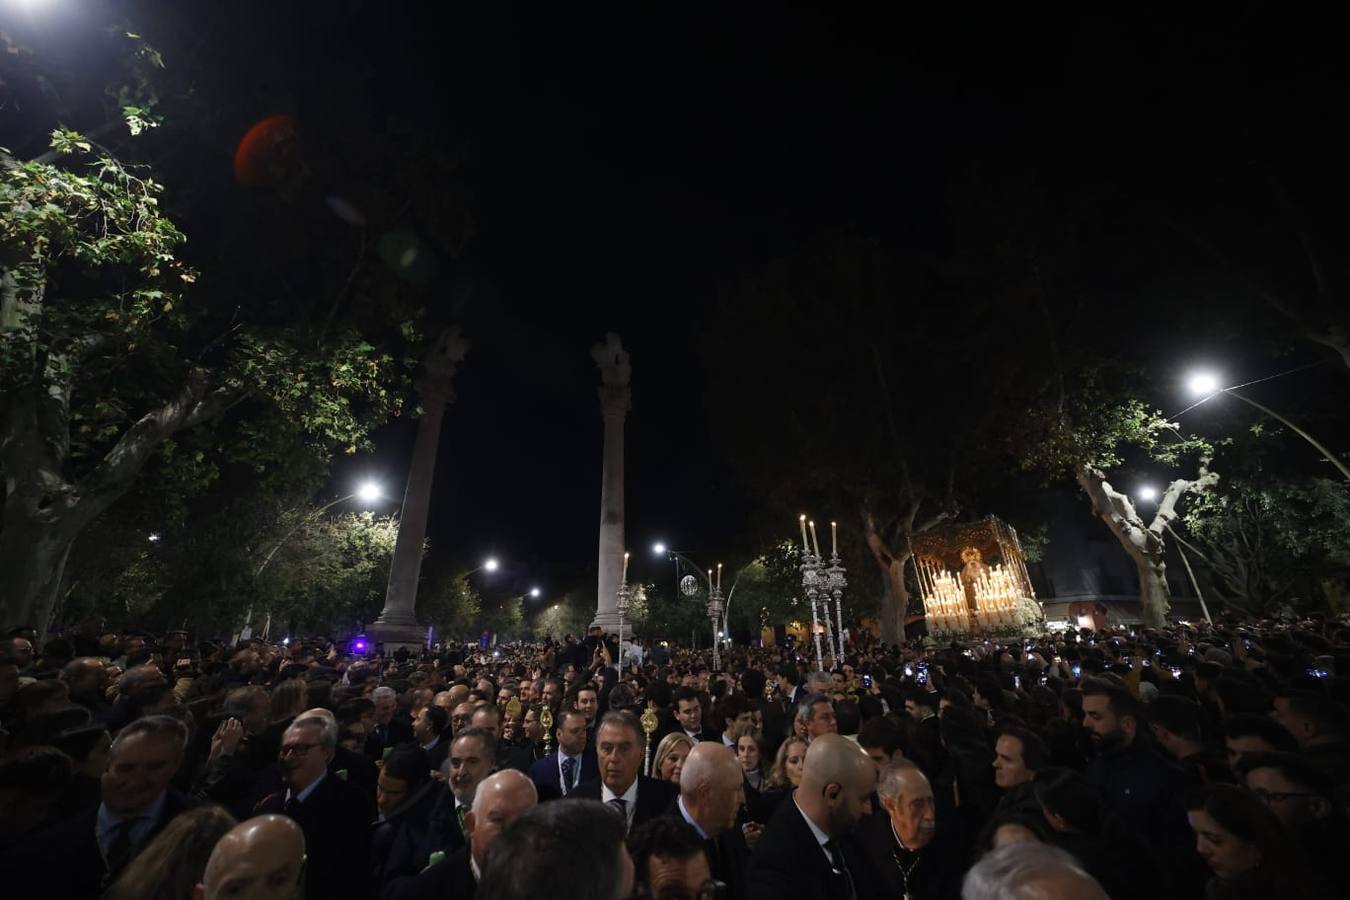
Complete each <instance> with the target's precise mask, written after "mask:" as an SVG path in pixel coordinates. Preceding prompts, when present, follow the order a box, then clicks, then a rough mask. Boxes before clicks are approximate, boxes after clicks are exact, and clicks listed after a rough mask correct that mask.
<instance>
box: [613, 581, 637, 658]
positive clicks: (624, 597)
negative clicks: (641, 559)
mask: <svg viewBox="0 0 1350 900" xmlns="http://www.w3.org/2000/svg"><path fill="white" fill-rule="evenodd" d="M632 602H633V589H632V588H630V587H629V586H628V582H626V581H625V582H624V583H623V584H621V585H619V589H618V590H617V591H615V592H614V607H615V608H616V609H617V610H618V611H619V658H618V660H616V662H617V664H618V669H619V671H620V672H622V671H623V620H624V618H626V617H627V615H628V607H629V604H631V603H632Z"/></svg>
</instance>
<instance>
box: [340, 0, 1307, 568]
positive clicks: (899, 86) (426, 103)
mask: <svg viewBox="0 0 1350 900" xmlns="http://www.w3.org/2000/svg"><path fill="white" fill-rule="evenodd" d="M463 6H464V7H468V6H472V5H470V4H465V5H463ZM479 6H487V7H491V8H489V9H476V10H470V9H467V8H459V7H450V8H442V9H440V10H438V11H437V12H436V13H435V14H434V20H433V14H431V13H428V12H426V11H425V10H422V11H418V12H407V11H406V10H402V11H398V12H395V11H391V9H390V7H388V6H387V5H383V4H380V5H377V4H369V5H368V6H367V7H366V9H365V12H364V14H363V16H362V17H361V18H359V19H358V20H356V21H359V22H362V23H363V24H362V26H361V27H362V30H363V33H362V34H361V35H360V37H359V39H357V38H356V37H355V36H349V37H351V39H352V41H353V45H354V46H358V47H360V48H361V49H360V52H369V53H373V54H379V55H381V56H380V59H379V60H378V63H379V65H378V68H379V70H380V71H381V73H382V76H381V86H380V90H383V91H386V92H387V93H388V97H389V104H390V107H391V109H394V110H397V111H398V112H399V113H400V114H402V115H406V116H410V117H413V118H415V119H417V120H418V121H419V122H421V123H423V124H424V125H425V127H428V128H433V129H441V130H442V132H443V134H444V136H445V139H446V140H447V142H448V143H457V142H459V141H464V142H466V143H467V145H468V146H469V147H470V148H471V159H472V163H471V165H470V168H469V172H468V175H467V181H468V183H469V186H470V189H471V191H472V195H473V210H474V215H475V217H476V220H477V227H478V236H477V237H476V238H475V240H474V242H473V244H472V246H471V248H470V250H469V252H468V253H467V254H466V256H465V257H464V258H463V259H461V260H459V261H457V262H455V263H454V265H452V266H450V267H448V270H447V272H446V273H444V275H443V278H442V282H441V284H440V285H439V287H441V288H442V289H443V290H444V291H445V293H446V295H447V296H452V297H455V298H458V300H457V302H456V304H455V305H454V316H453V318H454V319H456V320H458V321H462V322H463V323H464V325H465V329H466V332H467V333H468V336H469V337H470V339H471V340H472V341H473V343H474V347H473V350H472V351H471V352H470V355H469V357H468V359H467V361H466V362H465V364H464V366H463V367H462V369H461V372H460V375H459V376H458V378H457V379H456V390H457V393H458V395H459V400H458V402H457V403H456V405H454V406H453V407H452V408H451V409H450V410H449V413H448V415H447V418H446V424H445V429H444V432H443V435H442V450H441V455H440V461H439V468H438V471H437V480H436V488H435V505H434V508H433V512H432V518H431V523H430V536H431V540H432V546H433V550H432V558H431V560H430V562H429V568H430V569H432V570H435V569H437V568H442V567H446V566H462V565H466V564H472V563H474V562H476V561H477V560H478V559H480V558H481V557H482V556H483V555H484V554H486V553H488V552H494V553H497V554H498V555H500V556H501V557H502V559H503V560H505V561H508V562H509V565H510V575H511V578H510V579H508V580H512V581H514V583H515V584H517V585H520V586H522V587H523V586H524V585H527V584H528V583H533V582H535V581H540V582H542V583H544V585H545V587H552V588H553V589H561V588H565V587H571V586H574V585H578V584H580V585H584V584H586V583H587V581H588V579H590V578H593V577H594V575H593V573H594V566H595V539H596V533H597V522H598V506H599V477H600V469H599V465H600V456H599V450H600V436H601V420H600V416H599V408H598V402H597V399H596V393H595V391H596V386H597V383H598V375H597V373H596V370H595V367H594V365H593V363H592V362H591V360H590V357H589V348H590V346H591V344H593V343H594V342H596V341H597V340H599V339H600V338H601V337H602V336H603V335H604V333H605V332H606V331H610V330H613V331H616V332H618V333H619V334H621V335H622V337H623V339H624V343H625V346H626V347H627V349H628V350H629V351H630V352H631V354H632V358H633V371H634V378H633V411H632V413H631V415H630V417H629V421H628V431H627V447H628V454H627V464H628V503H627V509H628V541H629V544H630V546H632V547H634V548H635V549H639V550H643V551H645V549H646V548H647V547H648V546H649V545H650V542H651V541H652V540H653V539H654V538H657V537H661V538H663V539H665V540H667V541H670V542H674V543H676V544H678V545H680V546H681V547H682V548H684V549H688V550H690V551H691V552H692V553H694V554H695V555H696V557H697V558H699V559H705V560H708V561H709V562H711V561H712V560H713V559H715V558H718V557H721V556H723V555H725V556H726V557H727V558H728V560H729V561H731V558H732V557H734V556H735V555H736V554H737V553H741V554H744V553H745V552H746V551H747V550H748V549H749V548H748V547H746V546H743V545H741V544H739V543H738V542H739V541H740V539H741V538H742V537H743V535H744V533H745V529H744V527H743V521H742V520H743V518H744V516H745V514H746V512H747V511H748V510H749V509H750V508H751V506H752V503H751V498H748V497H745V496H743V495H742V494H741V493H740V492H739V491H738V489H737V486H736V484H735V483H734V481H733V479H732V478H731V476H730V474H729V466H728V464H727V463H728V461H727V460H726V458H725V455H724V453H723V452H722V451H721V449H720V447H719V442H718V437H717V435H716V434H712V433H710V432H709V428H710V424H709V423H710V416H709V411H710V410H711V409H713V408H714V405H715V404H717V403H718V402H719V399H718V392H717V388H716V386H715V385H710V384H708V383H707V381H706V378H705V376H704V374H703V367H702V365H701V354H702V353H703V352H704V350H703V347H704V346H705V342H704V341H703V340H702V338H703V337H704V336H705V335H706V334H707V333H708V332H709V331H711V330H715V329H717V328H718V327H719V316H718V308H717V296H718V294H717V286H718V285H719V284H720V283H723V282H725V281H726V280H728V279H731V278H734V277H735V276H736V275H737V274H739V273H741V272H744V271H746V270H748V269H750V268H753V267H754V266H756V265H757V264H759V263H762V262H764V261H766V260H770V259H773V258H775V257H777V256H780V255H783V254H786V253H789V252H791V250H792V248H793V247H794V246H795V245H796V244H797V242H798V241H800V240H802V239H803V238H804V237H806V236H807V235H809V234H810V233H812V232H815V231H819V230H820V229H823V228H829V227H832V226H835V225H848V226H850V227H855V228H860V229H862V230H864V231H866V232H868V233H873V234H879V235H884V236H886V237H889V238H896V239H900V240H903V241H907V242H911V243H913V244H916V245H919V246H928V247H933V248H941V247H942V245H943V243H944V241H946V240H947V239H948V238H947V235H946V233H945V231H944V229H945V221H944V215H945V213H944V198H945V197H946V195H947V194H948V192H949V191H951V190H952V189H953V188H954V187H956V186H958V185H959V184H960V183H961V182H962V180H963V179H964V178H965V177H966V176H967V175H968V174H969V173H971V172H972V171H981V172H989V171H993V172H1000V171H1010V172H1011V171H1017V170H1019V169H1021V168H1023V167H1027V166H1033V167H1037V168H1039V169H1043V170H1051V171H1055V172H1057V173H1059V175H1060V177H1061V178H1063V179H1064V180H1067V181H1072V180H1073V179H1074V178H1080V179H1082V180H1084V181H1091V180H1092V179H1094V178H1112V179H1114V180H1121V181H1125V182H1130V181H1132V180H1133V181H1136V182H1139V183H1141V184H1142V183H1145V182H1149V183H1152V186H1154V187H1157V186H1158V185H1162V186H1164V188H1165V187H1166V186H1167V185H1172V184H1177V185H1180V184H1186V183H1188V181H1189V180H1191V179H1195V178H1196V173H1197V172H1204V173H1205V179H1206V183H1208V182H1209V181H1212V180H1214V179H1213V177H1212V176H1214V175H1215V172H1216V168H1217V170H1219V174H1220V176H1221V175H1222V171H1221V170H1222V167H1223V166H1224V165H1228V164H1229V160H1231V159H1232V158H1234V157H1237V158H1239V159H1240V158H1241V156H1242V150H1243V141H1244V140H1246V139H1248V138H1251V139H1252V140H1254V141H1256V142H1257V143H1258V144H1260V145H1261V146H1262V152H1264V153H1268V154H1270V155H1272V156H1274V157H1276V158H1279V157H1280V156H1281V155H1282V154H1283V155H1284V156H1286V157H1287V156H1289V155H1292V154H1311V155H1314V156H1315V155H1316V154H1318V153H1321V152H1326V151H1325V144H1324V143H1323V142H1321V141H1319V139H1318V135H1319V129H1322V130H1323V131H1325V129H1327V128H1330V127H1331V126H1330V125H1329V124H1327V123H1325V122H1324V121H1323V120H1324V118H1325V117H1324V116H1319V117H1317V118H1314V117H1312V116H1309V115H1308V113H1309V112H1310V110H1309V109H1308V108H1305V105H1306V106H1312V107H1314V108H1315V103H1314V102H1313V101H1312V100H1310V99H1308V97H1307V96H1306V94H1305V93H1304V92H1301V91H1300V89H1299V83H1298V82H1299V80H1300V79H1316V78H1317V77H1318V72H1317V68H1318V66H1319V65H1320V63H1319V62H1318V55H1317V53H1316V52H1315V49H1309V48H1315V47H1316V46H1317V44H1318V39H1317V36H1318V34H1319V33H1321V34H1325V33H1326V32H1325V30H1324V29H1322V28H1321V27H1320V26H1319V25H1318V23H1317V22H1315V21H1312V20H1307V19H1302V18H1299V17H1298V16H1297V15H1296V14H1292V13H1290V14H1287V15H1281V14H1278V13H1277V12H1275V9H1276V8H1275V7H1274V6H1263V5H1261V4H1249V5H1245V6H1243V8H1242V9H1241V10H1240V11H1239V10H1235V9H1234V8H1233V7H1232V6H1231V5H1228V4H1218V3H1204V4H1194V5H1191V4H1187V5H1186V6H1185V8H1183V9H1178V8H1176V7H1175V6H1174V5H1171V6H1167V7H1161V6H1160V7H1159V8H1158V12H1157V13H1150V12H1148V10H1147V9H1144V8H1135V7H1130V8H1129V9H1128V10H1127V9H1126V8H1125V7H1120V8H1117V9H1098V10H1095V11H1090V12H1089V11H1084V10H1082V9H1080V8H1079V5H1078V4H1068V3H1062V4H1040V5H1037V7H1036V8H1035V9H1029V8H1026V7H1025V6H1024V5H1013V4H1007V5H999V6H994V5H990V7H989V8H987V9H975V8H972V7H966V6H961V7H960V8H946V7H945V5H944V7H943V8H931V9H930V8H924V9H915V8H911V7H912V6H913V5H908V4H907V5H905V7H906V8H905V9H903V10H900V11H896V12H894V13H893V14H892V15H890V16H880V15H868V16H852V15H850V14H849V13H846V12H843V11H841V10H835V9H833V8H829V9H826V8H824V7H819V8H816V9H784V8H782V6H780V5H777V4H774V5H767V4H766V5H744V4H717V5H712V4H709V5H706V6H702V7H697V6H696V7H689V6H671V5H668V4H602V5H593V4H580V5H564V4H537V5H533V4H516V5H514V6H511V5H508V4H480V5H479ZM818 6H819V5H818ZM1015 6H1016V7H1017V8H1014V7H1015ZM1164 10H1165V15H1164V14H1163V11H1164ZM1295 47H1302V48H1303V49H1304V51H1306V52H1305V54H1304V58H1303V60H1302V64H1301V66H1300V67H1295V68H1293V69H1290V68H1289V66H1288V64H1289V62H1290V54H1291V53H1292V52H1293V50H1291V48H1295ZM1322 112H1325V110H1323V111H1322ZM1282 129H1288V132H1289V133H1288V140H1287V141H1285V142H1284V143H1283V144H1281V141H1280V140H1275V141H1272V140H1271V139H1270V136H1271V135H1272V134H1281V132H1282ZM442 314H443V315H444V308H442ZM446 318H450V316H446ZM1163 349H1170V348H1163ZM376 437H377V444H378V451H377V453H376V454H375V457H374V461H373V462H371V461H367V460H365V459H362V460H360V461H357V462H354V463H350V464H348V463H344V464H341V465H340V466H339V467H338V469H337V472H336V476H337V481H338V482H345V481H350V480H351V479H352V478H353V477H354V476H355V475H356V474H357V473H359V472H365V471H367V470H370V471H373V472H374V473H375V474H378V475H379V476H381V477H382V478H384V479H385V480H386V481H387V482H388V483H390V484H397V483H401V478H402V477H403V475H404V472H405V466H406V457H407V453H408V451H409V449H410V446H411V424H410V423H407V422H404V423H399V424H396V425H394V426H391V427H389V428H386V429H383V430H382V431H381V432H379V433H378V434H377V436H376ZM771 450H772V448H766V452H771ZM334 489H335V490H341V489H342V487H341V486H340V485H337V486H335V488H334Z"/></svg>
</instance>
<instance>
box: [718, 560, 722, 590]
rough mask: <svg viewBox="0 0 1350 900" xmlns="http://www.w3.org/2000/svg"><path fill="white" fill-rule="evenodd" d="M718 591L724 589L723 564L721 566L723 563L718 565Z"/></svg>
mask: <svg viewBox="0 0 1350 900" xmlns="http://www.w3.org/2000/svg"><path fill="white" fill-rule="evenodd" d="M717 589H718V590H719V591H720V590H721V589H722V564H721V563H718V564H717Z"/></svg>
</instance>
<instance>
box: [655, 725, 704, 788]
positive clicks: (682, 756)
mask: <svg viewBox="0 0 1350 900" xmlns="http://www.w3.org/2000/svg"><path fill="white" fill-rule="evenodd" d="M693 749H694V742H693V740H691V739H690V737H689V735H687V734H685V733H684V732H682V731H674V732H671V733H670V734H668V735H666V736H665V737H663V738H662V739H661V743H660V744H658V745H657V747H656V755H655V756H653V757H652V777H653V778H659V779H661V780H662V781H673V782H675V783H676V784H679V783H680V772H681V770H682V769H683V768H684V761H685V760H686V759H687V758H688V757H689V751H690V750H693Z"/></svg>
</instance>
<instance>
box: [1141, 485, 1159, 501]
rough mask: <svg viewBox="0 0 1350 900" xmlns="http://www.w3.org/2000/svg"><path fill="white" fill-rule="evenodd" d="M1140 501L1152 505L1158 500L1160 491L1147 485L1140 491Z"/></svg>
mask: <svg viewBox="0 0 1350 900" xmlns="http://www.w3.org/2000/svg"><path fill="white" fill-rule="evenodd" d="M1138 493H1139V499H1140V500H1144V501H1147V502H1149V503H1152V502H1153V501H1154V500H1157V499H1158V489H1157V488H1155V487H1154V486H1153V485H1151V484H1146V485H1144V486H1143V487H1141V488H1140V489H1139V492H1138Z"/></svg>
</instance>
